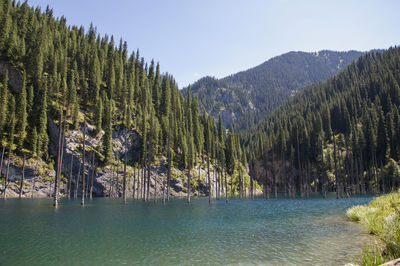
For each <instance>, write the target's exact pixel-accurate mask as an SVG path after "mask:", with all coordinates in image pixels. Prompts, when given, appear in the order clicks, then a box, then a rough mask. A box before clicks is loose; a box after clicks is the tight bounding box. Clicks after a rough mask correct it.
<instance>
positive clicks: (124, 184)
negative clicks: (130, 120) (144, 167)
mask: <svg viewBox="0 0 400 266" xmlns="http://www.w3.org/2000/svg"><path fill="white" fill-rule="evenodd" d="M127 161H128V136H127V134H125V162H124V180H123V184H122V189H123V192H122V198H123V199H124V203H125V204H126V164H127Z"/></svg>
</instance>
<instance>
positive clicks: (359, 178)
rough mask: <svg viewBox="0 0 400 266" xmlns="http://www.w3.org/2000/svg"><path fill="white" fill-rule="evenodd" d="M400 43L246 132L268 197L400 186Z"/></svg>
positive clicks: (291, 101)
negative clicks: (278, 194)
mask: <svg viewBox="0 0 400 266" xmlns="http://www.w3.org/2000/svg"><path fill="white" fill-rule="evenodd" d="M399 82H400V48H398V47H394V48H390V49H388V50H386V51H381V52H371V53H367V54H365V55H364V56H362V57H361V58H359V59H358V60H357V61H355V62H354V63H352V64H350V65H349V66H348V67H347V68H346V69H345V70H344V71H342V72H341V73H339V74H338V75H337V76H335V77H333V78H330V79H329V80H328V81H327V82H324V83H321V84H316V85H312V86H310V87H309V88H307V89H305V90H304V91H303V92H301V93H299V94H298V95H296V96H295V97H292V98H291V99H289V100H288V101H287V102H286V103H285V104H284V105H283V106H281V107H280V108H278V109H277V110H275V111H274V112H273V113H272V114H270V115H269V116H267V118H265V119H264V121H262V122H261V123H259V124H258V125H256V126H254V127H253V128H252V129H250V130H247V131H246V132H243V133H242V134H241V142H242V143H243V145H245V146H246V147H247V151H248V153H249V154H250V158H251V159H250V172H251V175H252V176H253V178H255V179H257V180H260V182H261V183H262V185H263V187H264V196H265V197H269V195H270V193H274V194H275V195H276V194H277V193H278V192H282V193H285V194H286V195H288V196H291V197H294V196H295V195H296V194H297V193H298V194H300V196H301V197H308V196H309V194H310V192H313V191H319V192H322V193H323V194H324V195H326V193H327V192H329V191H335V192H336V196H337V198H340V197H347V196H350V195H352V194H360V193H361V194H365V193H368V192H370V193H382V192H388V191H391V190H394V189H395V188H397V187H399V184H400V171H399V170H400V168H399V159H400V113H399V105H400V88H399Z"/></svg>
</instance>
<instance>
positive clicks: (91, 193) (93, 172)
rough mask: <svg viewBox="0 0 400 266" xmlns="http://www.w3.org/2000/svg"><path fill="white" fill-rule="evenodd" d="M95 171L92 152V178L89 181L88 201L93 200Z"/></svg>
mask: <svg viewBox="0 0 400 266" xmlns="http://www.w3.org/2000/svg"><path fill="white" fill-rule="evenodd" d="M95 176H96V175H95V171H94V150H93V151H92V178H91V180H90V192H89V197H90V199H92V198H93V181H94V177H95Z"/></svg>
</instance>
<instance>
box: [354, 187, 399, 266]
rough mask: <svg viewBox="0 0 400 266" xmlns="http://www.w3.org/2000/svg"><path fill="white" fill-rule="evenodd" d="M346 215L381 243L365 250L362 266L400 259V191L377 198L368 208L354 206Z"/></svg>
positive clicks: (362, 256)
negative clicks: (376, 237)
mask: <svg viewBox="0 0 400 266" xmlns="http://www.w3.org/2000/svg"><path fill="white" fill-rule="evenodd" d="M346 214H347V216H348V217H349V219H350V220H352V221H355V222H361V223H362V224H363V225H364V226H365V228H366V229H367V230H368V231H369V232H370V233H371V234H374V235H377V236H378V237H379V243H376V244H375V245H374V246H373V247H367V248H365V249H364V251H363V253H362V255H361V264H362V265H380V264H382V263H384V262H385V261H390V260H393V259H396V258H399V257H400V189H399V190H398V191H397V192H393V193H390V194H388V195H385V196H381V197H378V198H375V199H374V200H373V201H372V202H371V203H370V204H369V205H367V206H354V207H352V208H350V209H348V210H347V211H346Z"/></svg>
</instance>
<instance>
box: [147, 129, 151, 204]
mask: <svg viewBox="0 0 400 266" xmlns="http://www.w3.org/2000/svg"><path fill="white" fill-rule="evenodd" d="M151 131H152V128H150V134H149V156H148V163H147V195H146V200H147V201H149V198H150V176H151V152H152V141H151Z"/></svg>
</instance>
